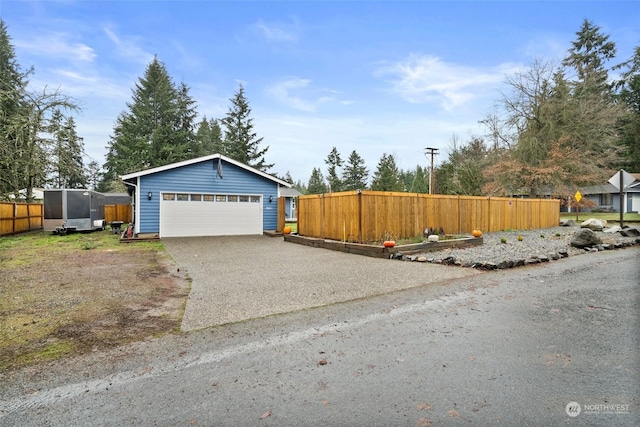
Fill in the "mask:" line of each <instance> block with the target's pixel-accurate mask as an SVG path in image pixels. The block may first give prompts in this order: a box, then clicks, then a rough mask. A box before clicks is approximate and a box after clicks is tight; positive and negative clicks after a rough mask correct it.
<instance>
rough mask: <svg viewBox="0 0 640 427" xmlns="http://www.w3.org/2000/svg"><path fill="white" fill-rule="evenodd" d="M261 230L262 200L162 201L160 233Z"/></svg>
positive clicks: (222, 233) (217, 234)
mask: <svg viewBox="0 0 640 427" xmlns="http://www.w3.org/2000/svg"><path fill="white" fill-rule="evenodd" d="M246 234H262V203H256V202H213V201H177V200H161V202H160V237H183V236H224V235H246Z"/></svg>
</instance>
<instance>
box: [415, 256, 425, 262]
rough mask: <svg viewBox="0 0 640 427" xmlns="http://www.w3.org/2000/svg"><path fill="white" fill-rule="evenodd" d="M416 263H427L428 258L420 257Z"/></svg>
mask: <svg viewBox="0 0 640 427" xmlns="http://www.w3.org/2000/svg"><path fill="white" fill-rule="evenodd" d="M416 261H418V262H427V257H426V256H419V257H418V258H417V259H416Z"/></svg>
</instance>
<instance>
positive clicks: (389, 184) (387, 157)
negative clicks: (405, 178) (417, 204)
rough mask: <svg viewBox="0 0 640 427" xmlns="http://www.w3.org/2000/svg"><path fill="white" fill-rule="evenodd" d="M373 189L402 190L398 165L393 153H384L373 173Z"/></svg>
mask: <svg viewBox="0 0 640 427" xmlns="http://www.w3.org/2000/svg"><path fill="white" fill-rule="evenodd" d="M371 189H372V190H376V191H402V190H403V183H402V181H401V180H400V176H399V171H398V166H396V160H395V158H394V157H393V155H392V154H387V153H384V154H383V155H382V157H381V158H380V161H379V162H378V168H377V169H376V171H375V173H374V174H373V180H372V182H371Z"/></svg>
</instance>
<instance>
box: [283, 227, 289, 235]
mask: <svg viewBox="0 0 640 427" xmlns="http://www.w3.org/2000/svg"><path fill="white" fill-rule="evenodd" d="M282 231H283V232H284V234H290V233H291V227H289V226H286V227H285V228H283V229H282Z"/></svg>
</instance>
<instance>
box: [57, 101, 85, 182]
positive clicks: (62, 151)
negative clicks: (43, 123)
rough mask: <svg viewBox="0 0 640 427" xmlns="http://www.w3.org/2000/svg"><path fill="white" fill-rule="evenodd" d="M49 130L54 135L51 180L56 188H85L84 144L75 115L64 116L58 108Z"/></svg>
mask: <svg viewBox="0 0 640 427" xmlns="http://www.w3.org/2000/svg"><path fill="white" fill-rule="evenodd" d="M49 132H50V133H51V137H52V150H51V156H50V178H49V179H50V182H51V184H52V185H53V187H55V188H85V187H86V186H87V177H86V176H85V171H84V164H83V161H82V153H83V151H84V144H83V142H82V139H81V138H79V137H78V135H77V133H76V125H75V122H74V120H73V117H68V118H67V117H64V116H63V115H62V112H61V111H60V110H58V109H56V110H55V111H54V112H53V114H52V116H51V120H50V125H49Z"/></svg>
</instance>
